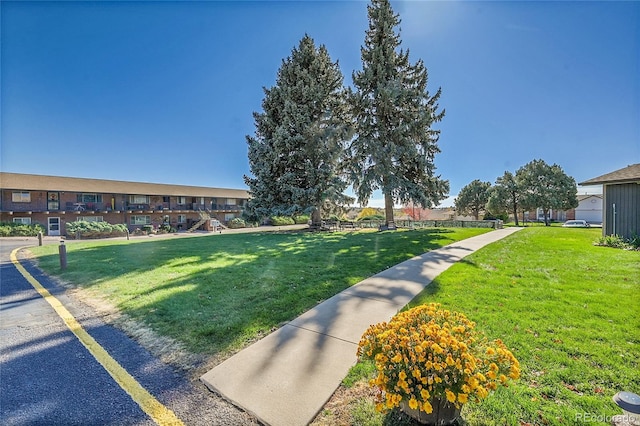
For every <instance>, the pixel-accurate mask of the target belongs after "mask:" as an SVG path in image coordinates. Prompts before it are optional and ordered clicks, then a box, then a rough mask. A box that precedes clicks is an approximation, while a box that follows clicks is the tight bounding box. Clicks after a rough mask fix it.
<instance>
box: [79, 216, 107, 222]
mask: <svg viewBox="0 0 640 426" xmlns="http://www.w3.org/2000/svg"><path fill="white" fill-rule="evenodd" d="M78 222H104V218H103V216H78Z"/></svg>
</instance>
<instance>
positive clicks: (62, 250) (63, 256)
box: [58, 240, 67, 269]
mask: <svg viewBox="0 0 640 426" xmlns="http://www.w3.org/2000/svg"><path fill="white" fill-rule="evenodd" d="M58 253H59V254H60V269H67V246H65V245H64V240H60V246H59V247H58Z"/></svg>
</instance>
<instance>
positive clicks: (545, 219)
mask: <svg viewBox="0 0 640 426" xmlns="http://www.w3.org/2000/svg"><path fill="white" fill-rule="evenodd" d="M542 212H543V213H544V226H551V224H550V223H549V210H547V209H543V210H542Z"/></svg>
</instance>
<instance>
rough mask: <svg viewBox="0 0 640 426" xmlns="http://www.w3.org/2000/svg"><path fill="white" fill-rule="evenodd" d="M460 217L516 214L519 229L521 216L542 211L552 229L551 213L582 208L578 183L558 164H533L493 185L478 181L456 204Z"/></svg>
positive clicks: (467, 188)
mask: <svg viewBox="0 0 640 426" xmlns="http://www.w3.org/2000/svg"><path fill="white" fill-rule="evenodd" d="M454 204H455V209H456V212H457V213H458V214H471V215H473V216H474V217H475V218H476V219H478V218H479V216H480V213H481V212H484V213H485V214H487V215H493V216H499V215H509V214H513V216H514V218H515V224H516V226H518V225H519V222H518V212H519V211H522V212H525V211H530V210H535V209H538V208H540V209H542V212H543V215H544V223H545V225H547V226H549V211H550V210H551V209H555V210H568V209H572V208H575V207H577V206H578V198H577V191H576V181H575V180H574V179H573V178H572V177H570V176H568V175H567V174H565V172H564V171H563V170H562V168H561V167H560V166H558V165H557V164H553V165H548V164H547V163H546V162H544V161H543V160H533V161H531V162H530V163H528V164H526V165H524V166H522V167H521V168H520V169H518V170H517V171H516V173H515V175H514V174H513V173H511V172H509V171H505V172H504V175H502V176H500V177H499V178H497V179H496V182H495V184H494V185H493V186H492V185H491V183H490V182H481V181H480V180H477V179H476V180H474V181H473V182H471V183H469V184H468V185H466V186H465V187H464V188H462V189H461V190H460V193H459V194H458V196H457V197H456V199H455V200H454Z"/></svg>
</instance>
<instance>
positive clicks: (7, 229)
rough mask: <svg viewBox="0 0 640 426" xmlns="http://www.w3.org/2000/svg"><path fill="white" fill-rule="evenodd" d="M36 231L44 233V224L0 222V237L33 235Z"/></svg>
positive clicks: (36, 233)
mask: <svg viewBox="0 0 640 426" xmlns="http://www.w3.org/2000/svg"><path fill="white" fill-rule="evenodd" d="M38 232H42V234H44V233H45V229H44V226H42V225H40V224H39V223H32V224H29V225H26V224H23V223H14V222H0V237H35V236H36V235H38Z"/></svg>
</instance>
